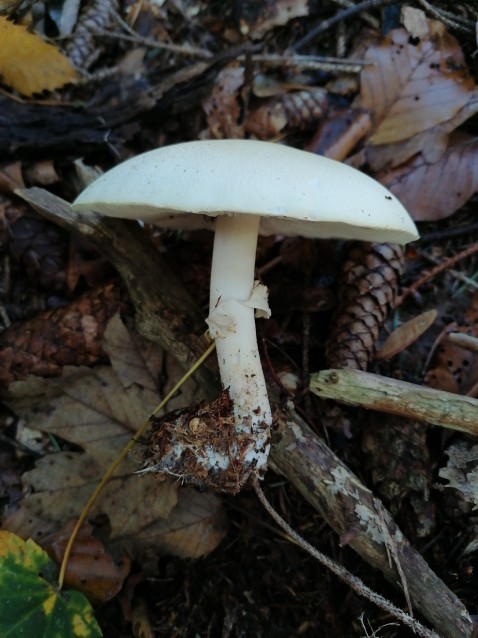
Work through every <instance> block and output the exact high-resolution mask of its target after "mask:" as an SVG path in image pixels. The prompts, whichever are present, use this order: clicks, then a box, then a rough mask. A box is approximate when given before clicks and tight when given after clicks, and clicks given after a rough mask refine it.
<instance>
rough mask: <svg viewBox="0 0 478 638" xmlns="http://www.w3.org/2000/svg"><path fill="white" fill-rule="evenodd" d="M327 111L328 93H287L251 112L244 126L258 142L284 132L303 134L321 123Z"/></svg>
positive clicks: (310, 90) (303, 91) (315, 90)
mask: <svg viewBox="0 0 478 638" xmlns="http://www.w3.org/2000/svg"><path fill="white" fill-rule="evenodd" d="M327 108H328V94H327V91H326V90H325V89H322V88H317V87H315V88H314V87H311V88H310V89H303V90H302V91H294V92H292V93H284V94H283V95H280V96H278V97H275V98H272V99H270V100H268V101H267V102H265V103H264V104H262V105H261V106H259V107H258V108H257V109H256V110H254V111H252V112H251V113H250V114H249V117H248V118H247V120H246V122H245V129H246V131H247V132H248V133H252V134H253V135H256V136H257V137H258V138H259V139H269V138H270V137H274V136H275V135H279V134H280V133H281V132H282V131H283V130H284V129H287V130H288V131H289V130H299V131H300V130H304V129H307V128H309V127H310V126H311V125H313V124H316V123H317V121H318V120H320V119H321V117H322V116H323V115H324V112H325V111H326V110H327Z"/></svg>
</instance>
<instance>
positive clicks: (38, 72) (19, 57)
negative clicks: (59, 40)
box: [0, 16, 76, 97]
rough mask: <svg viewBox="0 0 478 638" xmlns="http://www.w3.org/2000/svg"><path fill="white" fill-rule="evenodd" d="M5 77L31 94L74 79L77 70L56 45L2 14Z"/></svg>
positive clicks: (0, 56)
mask: <svg viewBox="0 0 478 638" xmlns="http://www.w3.org/2000/svg"><path fill="white" fill-rule="evenodd" d="M0 75H1V76H2V81H3V82H4V83H5V84H7V85H8V86H10V87H11V88H13V89H15V90H16V91H18V92H19V93H21V94H22V95H26V96H27V97H29V96H31V95H33V94H35V93H41V92H42V91H53V90H55V89H59V88H61V87H62V86H64V85H65V84H69V83H70V82H74V80H75V79H76V71H75V69H74V68H73V66H72V65H71V63H70V61H69V60H68V58H67V57H66V56H64V55H63V54H62V53H61V52H60V51H59V50H58V49H57V48H56V47H54V46H53V45H51V44H48V43H47V42H44V41H43V40H42V39H41V38H40V36H38V35H36V34H35V33H29V32H28V31H27V30H26V28H25V27H24V26H22V25H20V24H14V23H13V22H10V20H7V18H5V17H3V16H0Z"/></svg>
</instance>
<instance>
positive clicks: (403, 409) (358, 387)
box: [310, 368, 478, 436]
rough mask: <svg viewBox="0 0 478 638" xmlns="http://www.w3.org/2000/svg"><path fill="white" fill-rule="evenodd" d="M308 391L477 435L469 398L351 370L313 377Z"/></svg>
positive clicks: (475, 408)
mask: <svg viewBox="0 0 478 638" xmlns="http://www.w3.org/2000/svg"><path fill="white" fill-rule="evenodd" d="M310 389H311V391H312V392H314V393H315V394H318V395H319V396H320V397H322V398H324V399H335V400H336V401H339V402H340V403H347V404H349V405H357V406H360V407H362V408H368V409H370V410H378V411H379V412H389V413H391V414H396V415H398V416H403V417H406V418H409V419H414V420H417V421H424V422H425V423H431V424H432V425H440V426H441V427H444V428H449V429H450V430H459V431H460V432H467V433H468V434H472V435H473V436H477V435H478V399H473V398H471V397H467V396H461V395H459V394H453V393H452V392H442V391H441V390H435V389H433V388H427V387H425V386H421V385H416V384H414V383H406V382H405V381H398V380H397V379H390V378H388V377H382V376H380V375H378V374H371V373H370V372H362V371H361V370H352V369H351V368H343V369H342V370H322V371H321V372H318V373H317V374H313V375H312V376H311V380H310Z"/></svg>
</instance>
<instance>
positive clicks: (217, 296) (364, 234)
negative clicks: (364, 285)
mask: <svg viewBox="0 0 478 638" xmlns="http://www.w3.org/2000/svg"><path fill="white" fill-rule="evenodd" d="M74 207H75V208H76V209H78V210H82V211H88V210H94V211H96V212H98V213H102V214H104V215H110V216H115V217H127V218H134V219H138V220H143V221H145V222H153V223H155V224H157V225H159V226H163V227H180V228H189V229H191V228H198V227H204V226H206V227H209V228H211V229H214V231H215V239H214V250H213V258H212V268H211V287H210V309H209V317H208V319H207V323H208V326H209V332H210V334H211V336H212V337H213V338H214V339H215V340H216V348H217V357H218V363H219V370H220V375H221V382H222V385H223V387H224V388H225V389H227V390H228V392H229V397H230V401H231V406H232V419H233V424H234V433H235V436H236V440H237V441H238V442H236V443H234V442H233V441H232V442H228V445H227V449H224V448H221V450H218V449H217V446H215V445H214V444H213V443H211V444H210V445H209V444H206V445H205V446H203V448H202V450H201V452H200V453H199V452H197V446H196V447H195V448H194V449H195V450H196V452H197V454H196V455H197V456H198V463H199V464H200V466H201V472H202V474H204V473H207V474H209V475H211V476H214V475H215V474H216V475H217V474H221V473H223V472H226V473H231V472H233V473H234V475H235V476H236V481H237V484H238V485H242V484H243V483H244V482H245V481H246V480H247V477H248V476H249V475H250V473H251V472H255V473H258V474H260V473H261V472H263V471H264V470H265V468H266V465H267V457H268V452H269V446H270V426H271V422H272V416H271V408H270V405H269V400H268V396H267V390H266V383H265V379H264V374H263V371H262V367H261V362H260V355H259V350H258V346H257V339H256V329H255V320H254V310H256V311H257V313H258V314H259V315H260V316H266V317H268V316H269V315H270V311H269V307H268V303H267V289H266V288H265V286H263V285H262V284H261V283H259V282H258V281H255V279H254V262H255V253H256V245H257V237H258V233H259V232H260V233H263V234H283V235H302V236H304V237H322V238H342V239H359V240H367V241H382V242H395V243H406V242H408V241H411V240H414V239H416V238H417V237H418V235H417V230H416V228H415V225H414V223H413V221H412V220H411V218H410V217H409V215H408V213H407V212H406V210H405V209H404V208H403V206H402V205H401V204H400V203H399V202H398V200H397V199H396V198H395V197H394V196H393V195H392V194H391V193H390V192H389V191H387V190H386V189H385V188H384V187H383V186H381V185H380V184H379V183H377V182H376V181H374V180H373V179H371V178H370V177H367V176H366V175H364V174H363V173H361V172H359V171H357V170H355V169H353V168H350V167H348V166H346V165H344V164H341V163H339V162H336V161H334V160H330V159H326V158H323V157H320V156H317V155H314V154H312V153H309V152H306V151H300V150H297V149H294V148H290V147H286V146H282V145H280V144H273V143H269V142H259V141H252V140H215V141H198V142H186V143H182V144H177V145H173V146H166V147H163V148H159V149H156V150H153V151H149V152H147V153H144V154H142V155H138V156H137V157H134V158H132V159H130V160H128V161H126V162H124V163H122V164H120V165H119V166H117V167H115V168H114V169H112V170H111V171H109V172H108V173H106V174H104V175H103V176H102V177H100V178H99V179H98V180H96V181H95V182H93V184H91V185H90V186H89V187H88V188H87V189H86V190H85V191H84V192H83V193H81V194H80V196H79V197H78V198H77V199H76V201H75V203H74ZM213 218H216V219H215V220H213ZM213 221H214V224H213ZM194 425H195V427H196V426H198V420H197V419H196V420H195V421H194ZM180 448H181V445H179V443H178V444H174V445H172V446H170V454H169V456H170V458H169V460H167V461H165V464H166V465H168V464H169V465H171V464H172V465H174V466H175V467H177V461H178V459H179V458H180V457H181V454H182V450H181V449H180ZM214 480H215V479H212V481H213V482H214ZM216 483H218V484H221V481H220V480H219V479H218V480H217V481H216Z"/></svg>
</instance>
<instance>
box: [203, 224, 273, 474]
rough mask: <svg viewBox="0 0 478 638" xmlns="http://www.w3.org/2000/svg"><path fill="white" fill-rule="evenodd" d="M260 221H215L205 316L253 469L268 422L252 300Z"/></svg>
mask: <svg viewBox="0 0 478 638" xmlns="http://www.w3.org/2000/svg"><path fill="white" fill-rule="evenodd" d="M259 222H260V217H259V216H253V215H221V216H218V217H217V218H216V222H215V224H216V226H215V238H214V251H213V258H212V268H211V294H210V310H209V318H208V324H209V328H210V332H211V336H213V337H214V338H215V339H216V349H217V357H218V363H219V371H220V374H221V381H222V384H223V386H224V388H228V389H229V396H230V398H231V400H232V403H233V411H234V416H235V419H236V428H238V429H239V430H240V431H243V432H246V431H248V432H250V433H251V434H252V435H253V436H254V438H255V444H254V448H255V449H254V450H252V449H251V450H250V452H248V453H247V454H246V458H245V460H246V461H248V462H249V463H251V462H253V461H255V463H256V466H257V467H261V466H264V465H265V463H266V461H267V452H268V438H269V426H270V424H271V422H272V415H271V408H270V404H269V399H268V396H267V389H266V383H265V379H264V373H263V371H262V366H261V359H260V356H259V349H258V347H257V336H256V324H255V318H254V302H253V300H252V299H251V295H252V292H253V289H254V264H255V257H256V247H257V236H258V231H259Z"/></svg>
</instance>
